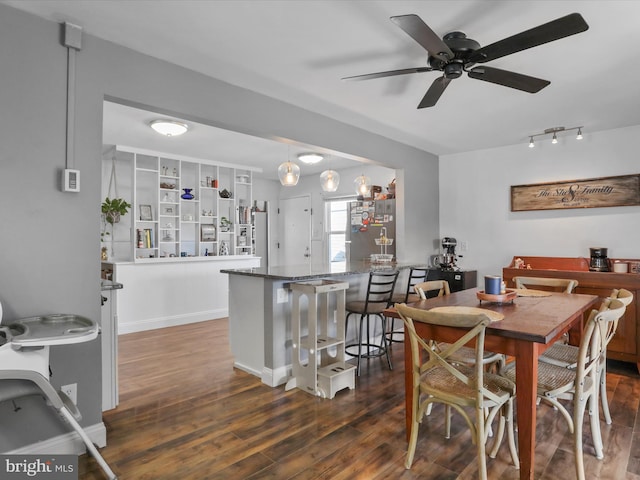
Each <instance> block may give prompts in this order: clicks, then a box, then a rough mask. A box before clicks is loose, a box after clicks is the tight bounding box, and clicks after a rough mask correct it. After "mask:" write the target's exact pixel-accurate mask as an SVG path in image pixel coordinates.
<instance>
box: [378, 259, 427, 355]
mask: <svg viewBox="0 0 640 480" xmlns="http://www.w3.org/2000/svg"><path fill="white" fill-rule="evenodd" d="M428 275H429V268H428V267H410V268H409V278H408V279H407V286H406V288H405V289H404V291H403V292H395V293H394V294H393V296H392V297H391V304H392V305H393V304H396V303H413V302H417V301H419V300H420V295H418V292H416V290H415V288H414V287H415V286H416V285H417V284H418V283H421V282H424V281H426V280H427V276H428ZM388 326H389V329H388V330H387V331H386V332H385V335H386V337H387V342H389V343H393V342H396V343H402V342H404V330H395V318H391V319H390V322H389V325H388ZM398 335H399V336H400V337H399V338H397V336H398Z"/></svg>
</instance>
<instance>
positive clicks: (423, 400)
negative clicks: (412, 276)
mask: <svg viewBox="0 0 640 480" xmlns="http://www.w3.org/2000/svg"><path fill="white" fill-rule="evenodd" d="M396 309H397V311H398V313H399V314H400V317H401V318H402V320H403V322H404V325H405V329H406V330H407V332H409V339H410V342H409V348H410V349H411V359H412V367H411V368H412V371H411V381H412V395H413V408H412V411H411V427H410V440H409V448H408V451H407V458H406V462H405V466H406V468H411V465H412V463H413V458H414V456H415V451H416V445H417V442H418V429H419V426H420V425H419V424H420V423H421V422H422V418H423V416H424V414H425V411H426V410H427V408H428V407H429V405H431V404H434V403H441V404H443V405H444V406H445V434H446V437H447V438H450V428H451V420H450V416H451V415H450V410H451V408H453V409H454V410H456V411H457V412H458V413H459V414H460V415H462V416H463V418H464V419H465V421H466V424H467V425H468V426H469V428H470V430H471V434H472V438H473V441H474V443H475V444H476V446H477V455H478V471H479V475H480V478H481V479H483V480H486V478H487V464H486V443H487V439H488V436H489V431H490V430H491V424H492V422H493V421H494V420H495V418H496V416H497V415H498V414H499V423H500V425H499V429H498V431H499V435H497V436H496V441H498V440H502V436H503V435H504V427H505V424H506V426H507V436H508V443H509V451H510V453H511V458H512V460H513V463H514V465H515V466H516V468H519V461H518V453H517V450H516V446H515V438H514V432H513V399H514V398H515V393H516V392H515V383H514V382H513V381H511V380H508V379H506V378H505V377H502V376H500V375H496V374H492V373H487V372H485V371H484V368H483V365H482V358H483V355H484V338H485V329H486V327H487V325H489V324H490V323H491V320H490V319H489V317H487V316H486V315H485V314H459V313H441V312H432V311H429V310H422V309H417V308H413V307H410V306H407V305H404V304H396ZM414 322H424V323H428V324H433V325H442V326H449V327H454V330H453V332H455V335H456V339H455V341H454V343H451V344H448V346H447V348H445V349H444V350H442V351H437V350H434V349H433V348H431V340H433V339H429V338H426V339H423V338H421V337H420V336H419V335H418V334H417V332H416V330H415V326H414ZM474 341H475V347H474V352H475V359H476V361H475V364H474V365H473V366H472V367H469V366H468V365H464V364H460V363H457V362H451V361H450V359H451V357H452V356H454V355H456V353H457V352H458V351H459V350H460V348H462V347H463V346H464V345H465V344H467V343H469V342H474ZM423 354H424V355H423ZM423 358H424V359H425V361H423ZM469 407H471V408H472V409H473V411H474V412H475V415H472V414H470V413H469V412H468V411H467V409H468V408H469ZM472 417H473V418H472ZM498 447H499V444H498V443H496V444H495V445H494V448H493V449H492V450H491V452H490V456H491V457H492V458H494V457H495V455H496V454H497V450H498Z"/></svg>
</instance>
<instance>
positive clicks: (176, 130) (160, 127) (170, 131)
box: [149, 120, 189, 137]
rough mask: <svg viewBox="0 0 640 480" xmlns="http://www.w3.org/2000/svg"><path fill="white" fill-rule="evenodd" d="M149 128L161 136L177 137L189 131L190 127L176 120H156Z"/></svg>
mask: <svg viewBox="0 0 640 480" xmlns="http://www.w3.org/2000/svg"><path fill="white" fill-rule="evenodd" d="M149 126H150V127H151V128H153V129H154V130H155V131H156V132H158V133H159V134H160V135H164V136H166V137H177V136H178V135H182V134H183V133H185V132H186V131H187V130H189V126H188V125H187V124H186V123H182V122H178V121H176V120H154V121H153V122H151V123H150V124H149Z"/></svg>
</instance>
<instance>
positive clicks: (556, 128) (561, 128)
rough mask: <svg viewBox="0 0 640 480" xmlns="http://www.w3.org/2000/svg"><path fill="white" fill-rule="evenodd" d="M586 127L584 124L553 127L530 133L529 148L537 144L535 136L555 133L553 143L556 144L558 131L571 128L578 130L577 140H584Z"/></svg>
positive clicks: (565, 130)
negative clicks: (534, 139) (583, 135)
mask: <svg viewBox="0 0 640 480" xmlns="http://www.w3.org/2000/svg"><path fill="white" fill-rule="evenodd" d="M583 128H584V127H583V126H579V127H571V128H565V127H553V128H547V129H546V130H545V131H544V132H543V133H534V134H533V135H529V148H533V147H534V146H535V143H534V142H533V138H534V137H541V136H543V135H553V136H552V137H551V143H553V144H554V145H555V144H556V143H558V135H557V134H558V133H559V132H570V131H571V130H577V131H578V134H577V135H576V140H582V129H583Z"/></svg>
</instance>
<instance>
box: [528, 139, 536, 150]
mask: <svg viewBox="0 0 640 480" xmlns="http://www.w3.org/2000/svg"><path fill="white" fill-rule="evenodd" d="M535 146H536V145H535V144H534V143H533V137H529V148H533V147H535Z"/></svg>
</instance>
